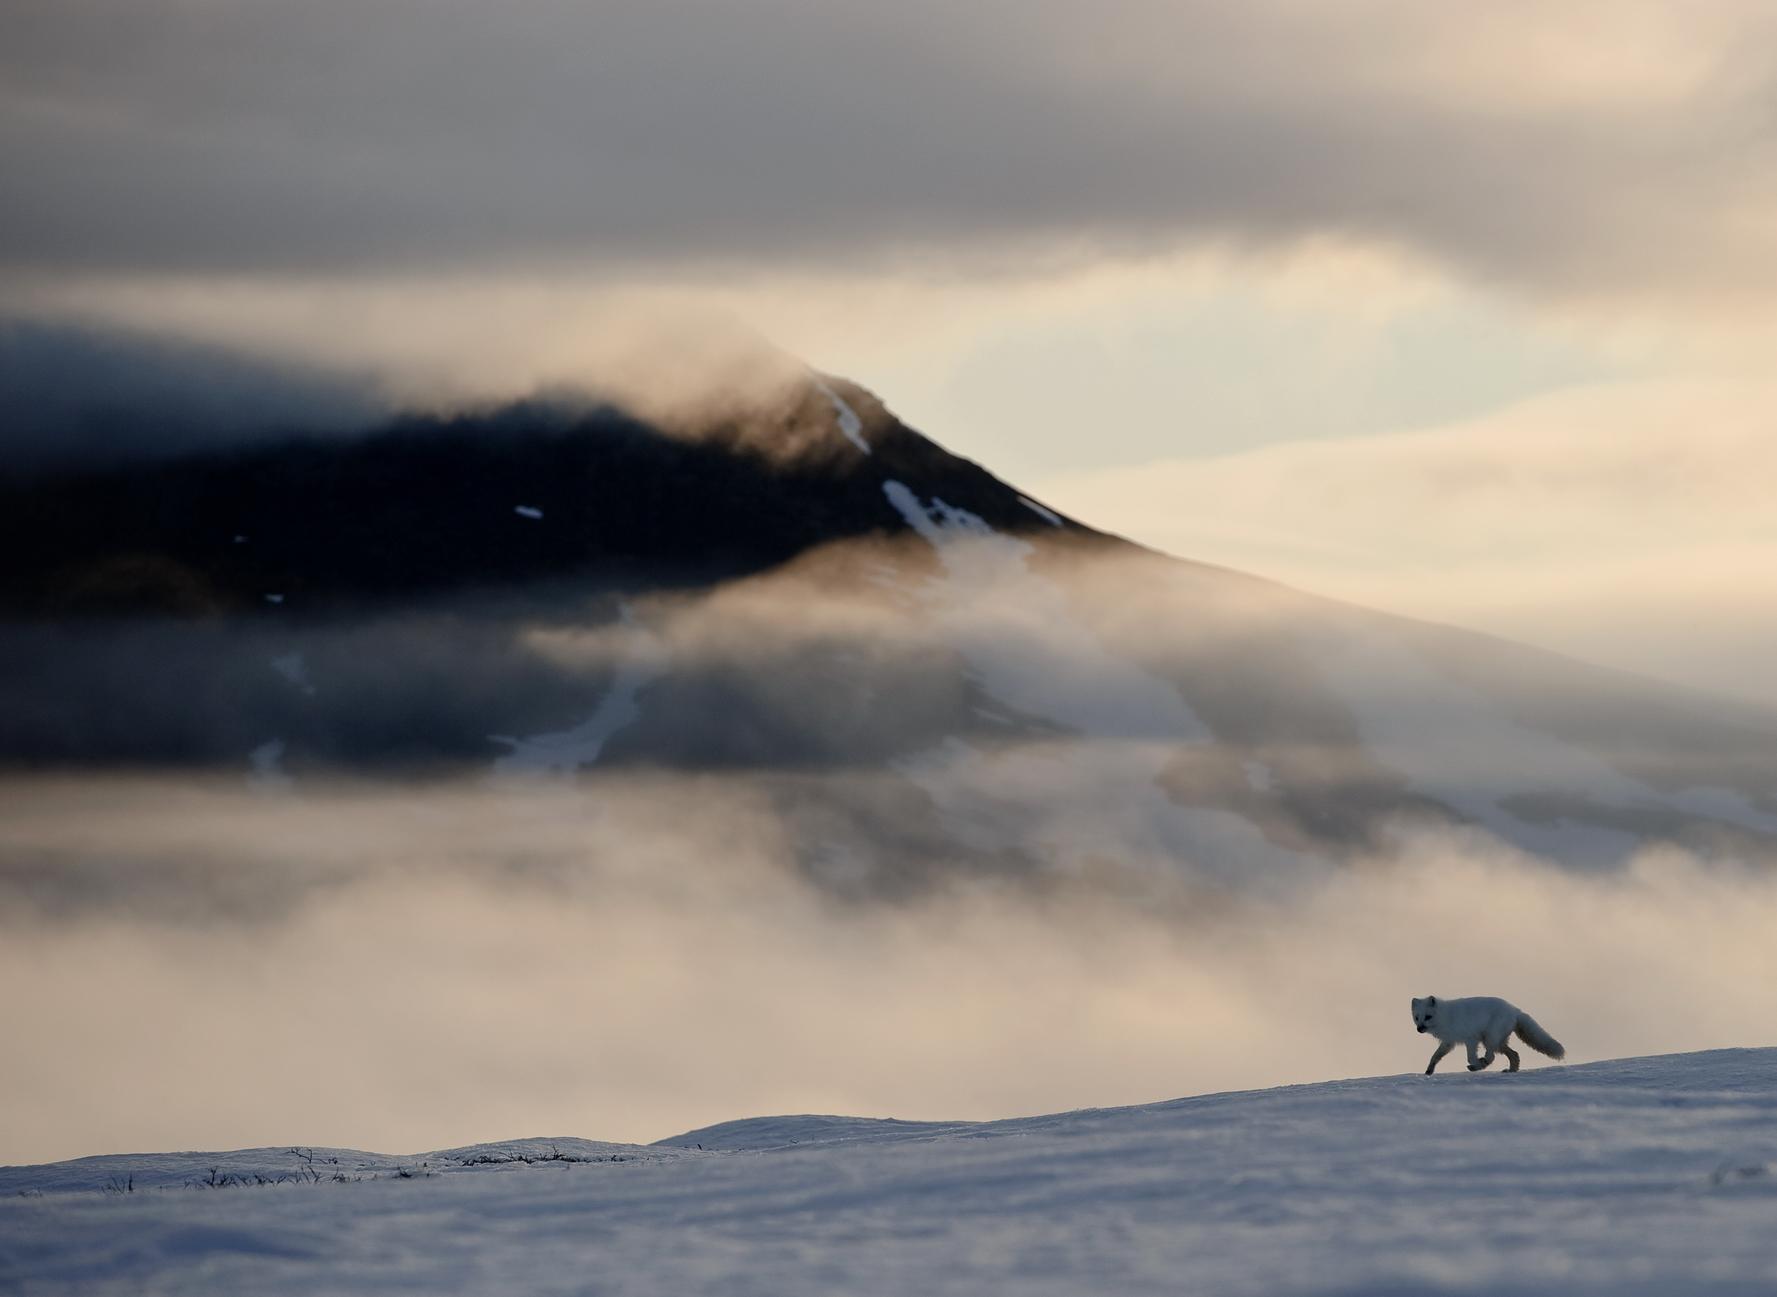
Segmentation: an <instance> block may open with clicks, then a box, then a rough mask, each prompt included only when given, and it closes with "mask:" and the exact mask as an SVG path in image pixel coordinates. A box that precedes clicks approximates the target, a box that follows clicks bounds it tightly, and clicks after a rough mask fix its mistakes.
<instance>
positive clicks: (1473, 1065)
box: [1468, 1063, 1487, 1072]
mask: <svg viewBox="0 0 1777 1297" xmlns="http://www.w3.org/2000/svg"><path fill="white" fill-rule="evenodd" d="M1486 1066H1487V1064H1485V1063H1470V1064H1469V1065H1468V1070H1469V1071H1471V1072H1479V1071H1480V1070H1481V1069H1482V1068H1483V1067H1486Z"/></svg>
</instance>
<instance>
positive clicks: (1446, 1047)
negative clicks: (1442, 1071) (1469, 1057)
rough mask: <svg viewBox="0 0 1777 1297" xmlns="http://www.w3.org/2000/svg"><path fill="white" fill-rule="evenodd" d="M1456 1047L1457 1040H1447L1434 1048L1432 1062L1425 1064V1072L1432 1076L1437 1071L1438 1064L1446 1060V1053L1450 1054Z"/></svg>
mask: <svg viewBox="0 0 1777 1297" xmlns="http://www.w3.org/2000/svg"><path fill="white" fill-rule="evenodd" d="M1455 1048H1456V1042H1455V1041H1450V1040H1446V1041H1445V1042H1444V1043H1443V1044H1441V1045H1439V1046H1438V1047H1437V1048H1436V1049H1434V1050H1432V1052H1431V1062H1429V1063H1427V1064H1426V1065H1425V1074H1426V1075H1427V1076H1430V1075H1431V1074H1432V1073H1433V1072H1435V1071H1437V1070H1438V1064H1439V1063H1441V1062H1443V1060H1444V1055H1445V1054H1448V1053H1449V1052H1450V1051H1451V1050H1453V1049H1455Z"/></svg>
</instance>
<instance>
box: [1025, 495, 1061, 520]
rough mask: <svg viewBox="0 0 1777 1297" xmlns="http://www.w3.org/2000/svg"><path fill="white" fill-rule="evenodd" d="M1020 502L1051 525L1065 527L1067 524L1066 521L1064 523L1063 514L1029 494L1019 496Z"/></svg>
mask: <svg viewBox="0 0 1777 1297" xmlns="http://www.w3.org/2000/svg"><path fill="white" fill-rule="evenodd" d="M1018 503H1019V504H1021V505H1023V506H1024V507H1025V508H1026V509H1029V510H1030V511H1031V512H1032V513H1034V514H1036V515H1037V517H1039V518H1041V519H1042V520H1043V521H1044V522H1046V523H1048V524H1049V525H1050V526H1051V527H1064V526H1066V525H1067V524H1066V523H1064V522H1063V521H1062V518H1061V515H1060V514H1058V513H1056V512H1055V510H1053V509H1048V508H1045V507H1044V506H1042V505H1040V504H1038V503H1037V502H1036V501H1035V500H1033V499H1031V498H1030V497H1029V496H1028V495H1021V496H1019V497H1018Z"/></svg>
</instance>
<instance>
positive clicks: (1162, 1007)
mask: <svg viewBox="0 0 1777 1297" xmlns="http://www.w3.org/2000/svg"><path fill="white" fill-rule="evenodd" d="M21 795H25V796H29V797H30V798H31V799H32V802H31V803H29V805H31V806H33V807H35V808H36V809H33V810H31V811H28V812H26V811H23V810H22V809H21V812H20V813H19V814H16V815H12V816H9V818H8V823H9V824H10V825H11V828H10V830H9V836H10V838H11V839H12V840H13V846H14V849H16V846H17V844H18V843H19V842H21V841H25V840H29V841H30V842H32V843H34V844H35V846H36V848H37V849H38V850H40V851H47V850H54V851H58V852H60V853H62V854H63V856H64V857H67V858H72V857H79V858H81V859H83V860H84V861H85V862H86V866H87V868H88V870H89V871H91V872H92V873H93V875H94V876H95V877H97V876H99V875H104V876H105V879H104V880H105V883H106V885H107V886H109V887H112V888H121V889H124V893H127V894H128V899H127V901H126V902H125V903H124V904H120V905H115V906H110V907H100V908H97V909H79V910H73V911H66V910H65V911H62V912H59V913H57V912H53V911H52V912H45V911H43V910H40V909H38V908H36V907H33V906H28V905H27V906H15V907H11V908H9V909H8V910H0V937H3V938H4V939H3V940H0V978H4V981H5V984H6V985H7V986H8V987H10V988H12V992H13V993H11V994H9V995H7V996H6V997H4V1000H3V1002H0V1032H3V1033H4V1036H5V1038H6V1039H8V1040H11V1041H22V1042H29V1047H28V1048H19V1049H12V1050H8V1051H6V1052H5V1053H4V1054H0V1093H4V1094H5V1095H6V1096H7V1110H8V1112H9V1114H10V1115H11V1117H12V1121H11V1122H9V1123H8V1128H7V1133H6V1135H5V1137H4V1141H3V1142H0V1160H4V1161H8V1162H22V1161H31V1160H37V1159H47V1158H59V1157H66V1156H74V1155H78V1154H84V1153H93V1152H101V1151H105V1152H115V1151H120V1150H128V1149H154V1148H219V1147H233V1146H254V1145H266V1144H277V1145H282V1144H289V1143H292V1142H299V1143H309V1142H313V1143H316V1144H343V1145H356V1146H361V1147H372V1148H377V1149H383V1150H388V1151H398V1152H407V1151H418V1150H422V1149H426V1148H434V1147H443V1146H448V1145H452V1144H458V1143H464V1142H469V1141H472V1140H480V1139H491V1138H510V1137H515V1136H521V1135H564V1134H574V1135H585V1136H590V1137H600V1138H619V1139H633V1140H647V1139H655V1138H663V1137H665V1136H667V1135H670V1134H673V1133H675V1132H676V1131H679V1130H683V1129H688V1128H691V1127H694V1126H697V1125H700V1124H705V1123H709V1122H714V1121H719V1120H725V1119H730V1118H735V1117H740V1116H748V1115H761V1114H765V1113H773V1112H796V1111H810V1112H846V1113H861V1114H868V1115H895V1116H901V1117H906V1118H917V1117H932V1118H960V1117H995V1116H1009V1115H1014V1114H1018V1113H1029V1112H1040V1111H1045V1110H1057V1109H1063V1108H1069V1107H1077V1106H1097V1105H1106V1104H1114V1103H1124V1102H1141V1101H1150V1100H1155V1099H1161V1098H1167V1097H1171V1096H1175V1095H1180V1094H1188V1093H1192V1092H1202V1091H1207V1090H1214V1089H1220V1088H1233V1087H1243V1086H1260V1085H1272V1084H1280V1083H1286V1082H1293V1081H1307V1080H1318V1079H1323V1078H1327V1077H1335V1076H1347V1075H1373V1074H1377V1073H1389V1072H1399V1071H1410V1070H1411V1071H1416V1070H1418V1069H1419V1068H1421V1067H1423V1065H1424V1062H1425V1056H1426V1055H1427V1054H1428V1053H1429V1050H1428V1049H1427V1048H1426V1047H1425V1046H1424V1045H1423V1043H1422V1038H1421V1037H1419V1036H1417V1035H1415V1034H1414V1033H1413V1030H1412V1025H1411V1023H1410V1022H1409V1020H1408V1012H1407V1000H1408V998H1409V997H1410V996H1412V995H1423V994H1426V993H1428V992H1430V993H1436V994H1443V995H1457V994H1501V995H1505V996H1507V997H1510V998H1512V999H1514V1000H1516V1001H1518V1002H1520V1003H1521V1004H1523V1005H1524V1006H1525V1007H1527V1008H1528V1009H1530V1010H1531V1011H1532V1012H1533V1013H1535V1014H1536V1015H1537V1016H1538V1018H1539V1019H1540V1020H1541V1021H1542V1022H1543V1023H1544V1024H1545V1025H1546V1026H1547V1027H1549V1028H1550V1030H1552V1031H1553V1032H1555V1033H1556V1034H1557V1035H1558V1036H1559V1037H1560V1038H1561V1039H1562V1040H1563V1041H1564V1042H1565V1043H1566V1044H1567V1045H1568V1047H1569V1050H1570V1057H1571V1058H1573V1059H1575V1060H1579V1061H1584V1060H1589V1059H1595V1058H1601V1057H1610V1056H1612V1055H1619V1054H1633V1053H1645V1052H1661V1051H1668V1050H1679V1049H1690V1048H1702V1047H1708V1046H1720V1045H1744V1044H1749V1043H1758V1041H1757V1040H1755V1039H1753V1038H1751V1037H1749V1036H1748V1034H1747V1033H1748V1031H1749V1030H1756V1027H1755V1026H1751V1025H1749V1024H1757V1023H1760V1022H1768V1021H1770V1020H1771V1018H1772V1015H1773V1014H1774V1013H1777V991H1773V989H1772V988H1777V962H1774V958H1777V957H1774V956H1773V953H1772V945H1771V942H1770V940H1769V934H1770V931H1771V926H1772V924H1774V923H1777V889H1774V887H1773V884H1772V880H1771V878H1770V876H1769V875H1768V874H1765V873H1743V872H1741V871H1738V870H1735V869H1733V868H1729V867H1726V866H1721V865H1714V866H1706V865H1704V864H1701V863H1699V862H1697V861H1695V860H1692V859H1689V858H1686V857H1683V856H1680V855H1677V854H1674V853H1662V854H1658V855H1650V856H1647V857H1644V858H1642V859H1641V860H1640V861H1639V862H1638V863H1637V864H1635V865H1634V866H1632V867H1631V868H1629V869H1628V870H1626V871H1624V872H1621V873H1612V874H1608V875H1598V874H1590V875H1574V874H1569V873H1566V872H1563V871H1561V870H1559V869H1556V868H1554V867H1552V866H1549V865H1548V864H1546V863H1544V862H1541V861H1539V860H1537V859H1535V858H1532V857H1527V856H1522V855H1518V854H1516V853H1513V852H1510V851H1507V850H1504V849H1502V848H1499V847H1498V846H1496V845H1493V844H1490V843H1487V842H1484V841H1482V840H1480V839H1478V838H1468V837H1462V836H1442V835H1440V836H1419V837H1413V838H1409V839H1406V840H1405V841H1404V842H1403V849H1402V851H1401V853H1400V854H1399V855H1398V856H1391V857H1389V858H1385V859H1377V860H1372V861H1369V862H1366V863H1365V864H1363V865H1361V866H1359V867H1356V868H1353V869H1350V870H1345V871H1339V872H1337V873H1332V874H1325V875H1320V876H1317V877H1313V878H1303V879H1300V880H1297V882H1296V883H1295V884H1293V885H1291V886H1289V887H1286V888H1283V889H1277V888H1270V889H1265V888H1260V889H1258V890H1255V891H1253V892H1250V893H1243V892H1241V891H1238V890H1237V891H1232V892H1230V891H1227V890H1225V889H1223V890H1219V891H1217V892H1214V893H1209V894H1206V893H1204V892H1203V891H1202V889H1201V887H1200V883H1201V879H1200V878H1199V877H1198V876H1197V875H1196V874H1195V872H1194V870H1193V867H1192V865H1191V864H1190V862H1186V861H1176V860H1175V861H1168V862H1165V866H1164V867H1163V868H1162V867H1151V868H1150V867H1145V866H1158V865H1159V862H1153V861H1146V862H1144V860H1143V859H1142V852H1141V847H1140V845H1139V843H1137V842H1135V841H1134V840H1131V841H1129V842H1125V841H1122V840H1120V839H1119V838H1118V836H1117V834H1116V831H1115V829H1114V826H1111V827H1110V831H1109V833H1108V835H1107V837H1106V840H1105V842H1104V844H1103V845H1104V849H1105V851H1106V852H1107V853H1108V854H1110V855H1113V856H1118V857H1121V858H1122V859H1123V860H1124V863H1126V864H1128V865H1129V866H1130V870H1129V871H1128V872H1124V873H1122V874H1119V875H1115V876H1112V875H1102V876H1093V875H1085V876H1082V877H1081V878H1080V879H1079V880H1078V881H1077V883H1076V884H1075V885H1074V886H1073V887H1071V888H1069V889H1067V890H1064V891H1061V892H1054V891H1051V892H1047V893H1034V892H1031V891H1029V890H1027V889H1024V888H1021V887H1008V886H1005V885H1004V884H997V883H994V882H991V881H982V880H976V881H975V882H973V883H959V884H957V885H956V886H954V887H951V888H948V889H943V890H940V891H936V892H931V893H927V894H924V895H922V896H921V897H919V898H917V899H913V900H908V901H905V902H902V903H897V904H872V905H858V904H853V903H839V902H835V901H834V900H833V899H832V898H831V897H830V896H827V895H823V894H822V893H821V892H819V891H817V890H815V889H811V888H809V887H808V886H806V884H804V883H802V882H800V881H798V877H797V875H796V873H795V872H794V870H793V868H792V867H790V865H789V862H788V859H787V853H788V851H789V847H790V842H791V839H792V838H793V836H794V828H793V826H790V825H788V824H786V823H785V822H783V821H782V820H780V819H778V818H777V817H776V816H775V815H774V814H773V813H772V812H771V810H770V808H769V807H768V806H766V805H765V804H763V803H761V802H760V801H758V800H757V799H755V798H752V797H750V796H748V795H747V794H746V791H745V789H744V788H742V787H740V786H737V785H731V784H724V783H723V782H721V781H710V780H704V781H699V782H698V783H696V784H695V785H691V784H685V783H680V782H675V781H670V780H669V781H653V782H641V783H637V782H635V781H628V780H620V781H617V782H615V783H593V784H589V785H582V786H580V787H578V788H571V787H567V786H563V785H553V786H551V785H544V786H533V787H532V788H530V789H529V790H528V791H526V792H524V793H523V794H516V793H514V792H513V791H511V790H507V791H505V792H496V791H495V790H490V789H488V788H485V787H483V788H474V787H466V786H464V787H451V788H437V789H433V790H430V791H417V790H407V791H401V790H393V789H389V788H382V789H365V788H355V789H354V788H342V789H336V790H334V791H332V792H328V793H323V794H314V793H311V794H308V795H305V796H304V797H302V798H300V799H296V800H291V799H285V798H278V797H263V796H253V795H250V794H247V793H243V792H230V791H226V790H221V789H211V790H208V791H199V790H194V789H192V788H191V787H190V786H185V787H182V788H179V789H170V788H168V787H167V786H165V785H156V784H152V783H130V782H101V783H91V784H84V785H60V786H52V785H44V784H41V783H38V784H34V785H24V786H21V785H18V784H16V783H15V784H9V785H5V786H0V796H3V797H5V798H6V799H7V801H8V802H9V803H10V804H12V805H13V806H14V807H15V808H22V807H23V806H25V805H26V804H25V803H20V802H17V801H14V800H13V799H15V798H16V797H19V796H21ZM76 807H78V808H79V810H80V813H79V814H70V813H68V812H69V811H70V810H72V809H74V808H76ZM197 811H201V812H202V814H201V816H200V815H196V814H194V812H197ZM1136 879H1142V880H1145V881H1143V882H1142V883H1141V884H1140V885H1138V886H1133V887H1132V886H1131V883H1132V881H1133V880H1136ZM1119 880H1120V882H1119ZM121 895H122V894H121V893H120V896H121ZM181 898H183V900H184V902H185V903H184V904H183V905H181V904H180V903H179V902H180V900H181ZM1578 916H1584V921H1583V922H1581V921H1579V918H1578ZM1704 952H1707V957H1704Z"/></svg>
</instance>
